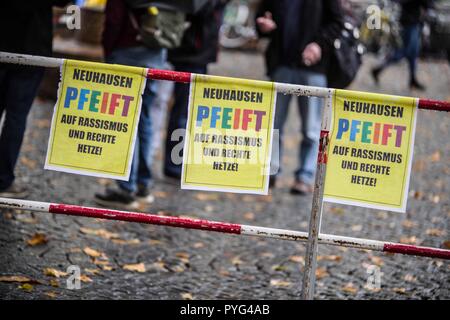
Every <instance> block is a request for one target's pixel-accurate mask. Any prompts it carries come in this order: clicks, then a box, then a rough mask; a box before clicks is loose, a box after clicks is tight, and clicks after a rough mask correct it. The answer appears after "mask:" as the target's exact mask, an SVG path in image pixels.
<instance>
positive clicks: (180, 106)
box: [164, 65, 206, 177]
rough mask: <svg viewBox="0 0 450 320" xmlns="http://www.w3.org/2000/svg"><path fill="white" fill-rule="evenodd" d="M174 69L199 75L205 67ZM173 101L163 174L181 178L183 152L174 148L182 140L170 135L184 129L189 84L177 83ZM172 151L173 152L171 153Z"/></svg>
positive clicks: (203, 71) (177, 67)
mask: <svg viewBox="0 0 450 320" xmlns="http://www.w3.org/2000/svg"><path fill="white" fill-rule="evenodd" d="M174 67H175V70H176V71H184V72H192V73H201V74H205V73H206V66H193V65H175V66H174ZM174 99H175V101H174V105H173V107H172V110H171V111H170V115H169V123H168V126H167V136H166V147H165V154H164V173H165V174H166V175H168V176H172V177H181V162H182V161H181V160H182V159H183V151H182V149H181V148H180V147H178V148H175V149H174V147H176V146H177V145H178V144H180V143H183V142H184V140H181V139H179V135H176V134H175V135H174V136H173V137H172V133H174V131H175V130H177V129H183V130H185V129H186V122H187V115H188V104H189V84H187V83H179V82H177V83H176V84H175V88H174ZM183 136H184V135H183ZM172 150H173V151H174V152H172ZM177 151H178V152H177ZM172 153H173V154H172Z"/></svg>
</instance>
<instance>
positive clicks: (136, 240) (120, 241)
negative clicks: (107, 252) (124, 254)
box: [111, 239, 141, 245]
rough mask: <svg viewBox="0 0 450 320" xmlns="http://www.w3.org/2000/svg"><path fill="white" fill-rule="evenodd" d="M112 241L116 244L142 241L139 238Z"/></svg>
mask: <svg viewBox="0 0 450 320" xmlns="http://www.w3.org/2000/svg"><path fill="white" fill-rule="evenodd" d="M111 241H112V242H114V243H116V244H122V245H131V244H139V243H141V240H139V239H130V240H122V239H112V240H111Z"/></svg>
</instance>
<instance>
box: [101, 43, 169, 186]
mask: <svg viewBox="0 0 450 320" xmlns="http://www.w3.org/2000/svg"><path fill="white" fill-rule="evenodd" d="M166 55H167V54H166V51H165V50H163V49H148V48H146V47H130V48H121V49H116V50H114V51H113V52H112V53H111V55H109V56H108V57H106V59H105V60H106V62H108V63H115V64H123V65H128V66H137V67H145V68H162V66H164V63H165V61H166ZM156 90H157V82H156V81H150V80H147V84H146V86H145V89H144V94H143V96H142V108H141V116H140V118H139V125H138V132H137V138H136V144H135V149H134V154H133V161H132V164H131V172H130V178H129V180H128V181H117V184H118V185H119V187H120V188H121V189H123V190H126V191H128V192H134V191H136V189H137V186H138V185H142V186H143V187H148V186H149V185H150V184H151V183H152V171H151V166H152V158H151V151H152V150H151V148H152V143H151V142H152V121H151V117H150V109H151V107H152V104H153V101H154V99H155V95H156Z"/></svg>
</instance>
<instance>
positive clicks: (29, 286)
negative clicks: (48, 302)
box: [19, 283, 33, 292]
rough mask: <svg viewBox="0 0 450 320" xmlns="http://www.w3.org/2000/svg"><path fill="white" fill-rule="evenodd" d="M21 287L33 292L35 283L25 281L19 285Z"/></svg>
mask: <svg viewBox="0 0 450 320" xmlns="http://www.w3.org/2000/svg"><path fill="white" fill-rule="evenodd" d="M19 289H22V290H23V291H26V292H31V291H32V290H33V285H31V284H29V283H24V284H21V285H20V286H19Z"/></svg>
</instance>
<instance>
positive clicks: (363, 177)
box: [324, 90, 417, 212]
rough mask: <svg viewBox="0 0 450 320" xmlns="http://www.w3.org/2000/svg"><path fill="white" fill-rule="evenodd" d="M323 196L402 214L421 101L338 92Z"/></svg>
mask: <svg viewBox="0 0 450 320" xmlns="http://www.w3.org/2000/svg"><path fill="white" fill-rule="evenodd" d="M333 99H334V101H333V118H332V121H333V124H332V130H331V134H330V144H329V149H328V165H327V173H326V179H325V190H324V200H325V201H328V202H335V203H342V204H350V205H357V206H363V207H368V208H376V209H384V210H390V211H398V212H404V211H405V210H406V201H407V197H408V188H409V177H410V171H411V162H412V155H413V149H414V136H415V128H416V116H417V99H414V98H406V97H397V96H388V95H381V94H372V93H370V94H369V93H362V92H354V91H345V90H336V92H335V95H334V97H333Z"/></svg>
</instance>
